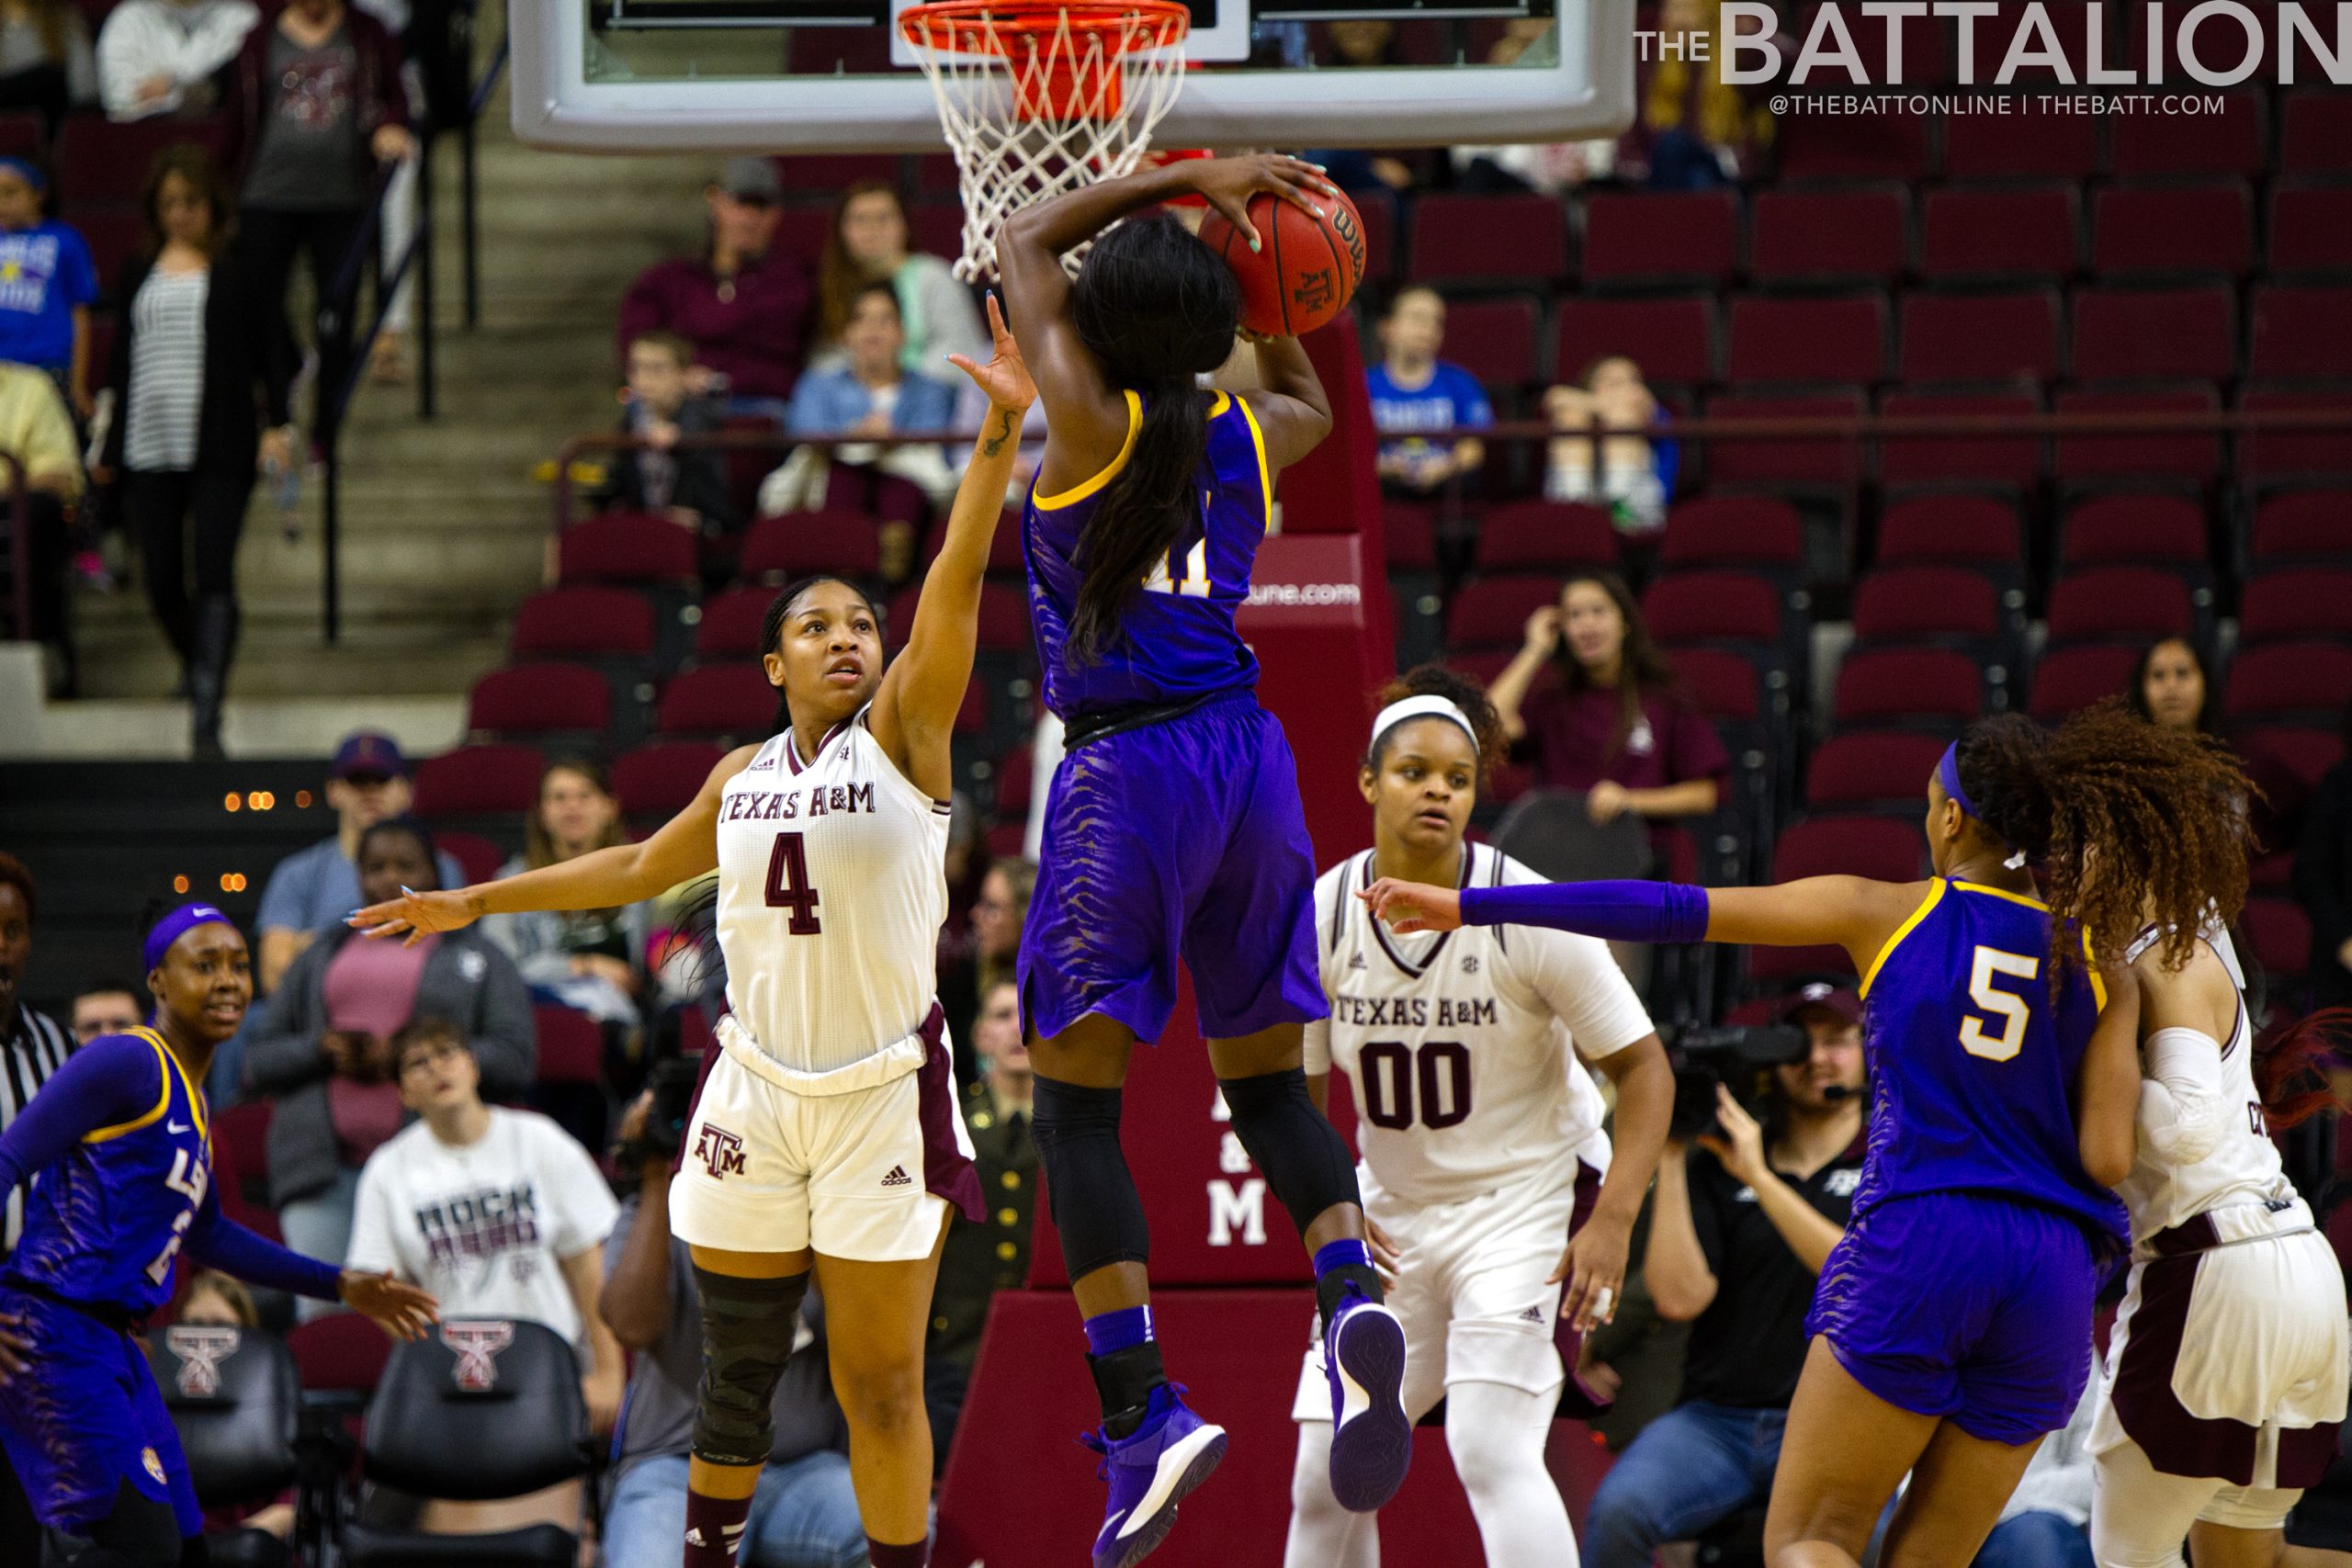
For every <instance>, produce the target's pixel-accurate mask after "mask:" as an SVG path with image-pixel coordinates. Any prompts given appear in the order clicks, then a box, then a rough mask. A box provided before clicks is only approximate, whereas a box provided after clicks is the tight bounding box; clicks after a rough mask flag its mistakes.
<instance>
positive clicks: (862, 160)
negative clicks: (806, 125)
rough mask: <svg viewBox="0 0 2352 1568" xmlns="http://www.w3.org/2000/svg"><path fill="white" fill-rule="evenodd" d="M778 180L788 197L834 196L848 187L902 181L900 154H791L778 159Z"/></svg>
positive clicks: (892, 184) (776, 166)
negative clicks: (875, 182)
mask: <svg viewBox="0 0 2352 1568" xmlns="http://www.w3.org/2000/svg"><path fill="white" fill-rule="evenodd" d="M775 172H776V177H777V178H778V179H780V180H782V181H783V182H784V189H785V192H786V196H787V197H788V198H790V199H794V200H799V199H803V198H806V197H832V196H833V195H835V194H836V193H838V192H839V191H841V190H842V188H843V187H844V186H854V185H860V184H863V183H865V181H868V180H879V181H880V182H881V183H883V184H884V185H888V186H896V185H898V184H899V159H898V155H897V154H895V153H891V152H789V153H783V154H780V155H778V156H777V157H776V158H775Z"/></svg>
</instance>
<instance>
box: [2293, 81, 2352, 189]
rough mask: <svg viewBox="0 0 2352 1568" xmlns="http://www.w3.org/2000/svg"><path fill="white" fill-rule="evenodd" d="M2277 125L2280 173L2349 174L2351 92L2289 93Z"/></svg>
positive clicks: (2351, 172) (2351, 158) (2351, 166)
mask: <svg viewBox="0 0 2352 1568" xmlns="http://www.w3.org/2000/svg"><path fill="white" fill-rule="evenodd" d="M2279 125H2280V128H2281V129H2280V134H2279V143H2278V172H2279V173H2280V174H2282V175H2352V94H2347V93H2330V92H2324V91H2322V92H2302V93H2290V94H2288V95H2287V101H2286V105H2285V107H2284V108H2283V109H2282V110H2281V112H2280V114H2279Z"/></svg>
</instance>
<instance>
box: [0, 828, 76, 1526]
mask: <svg viewBox="0 0 2352 1568" xmlns="http://www.w3.org/2000/svg"><path fill="white" fill-rule="evenodd" d="M37 902H38V900H37V897H36V895H35V893H34V891H33V879H32V874H31V873H30V872H28V871H27V870H26V869H25V865H24V863H23V862H22V861H20V860H18V859H17V857H16V856H14V855H12V854H7V853H6V852H0V1129H5V1128H6V1126H7V1125H8V1123H9V1122H11V1121H13V1120H15V1119H16V1115H17V1112H18V1111H22V1110H23V1109H24V1108H25V1103H26V1101H28V1100H31V1099H32V1097H33V1094H34V1091H36V1090H37V1089H40V1086H41V1084H42V1083H43V1082H44V1081H46V1080H47V1078H48V1077H49V1075H50V1074H51V1073H53V1072H55V1071H57V1069H58V1068H59V1066H62V1065H63V1063H64V1061H65V1058H66V1056H67V1055H69V1054H70V1053H71V1052H72V1051H73V1049H74V1037H73V1036H72V1035H71V1034H68V1033H67V1032H65V1031H64V1030H62V1029H61V1028H59V1027H58V1025H57V1021H56V1020H55V1019H52V1018H51V1017H50V1016H49V1015H48V1014H47V1013H41V1012H35V1011H34V1010H32V1009H31V1008H29V1007H27V1006H26V1005H25V1003H24V1002H23V1001H22V1000H21V999H20V998H19V997H18V992H17V987H19V986H21V985H22V984H23V983H24V978H25V961H26V960H27V959H28V958H30V957H31V956H32V951H33V916H34V913H35V910H36V905H37ZM0 1197H5V1199H6V1209H5V1210H0V1258H6V1256H7V1255H8V1254H9V1253H11V1252H13V1251H15V1250H16V1247H17V1232H18V1231H19V1230H20V1229H22V1228H23V1225H24V1223H25V1208H24V1194H23V1193H22V1192H20V1191H18V1192H9V1193H6V1194H0ZM40 1534H41V1532H40V1525H39V1524H37V1523H36V1522H35V1521H34V1519H33V1514H32V1508H31V1506H29V1505H28V1503H27V1502H26V1501H25V1495H24V1489H23V1488H22V1487H20V1486H18V1485H17V1477H16V1475H15V1474H14V1473H13V1472H11V1471H10V1470H9V1468H8V1461H7V1458H6V1455H5V1454H0V1562H10V1563H17V1562H40V1551H41V1542H40Z"/></svg>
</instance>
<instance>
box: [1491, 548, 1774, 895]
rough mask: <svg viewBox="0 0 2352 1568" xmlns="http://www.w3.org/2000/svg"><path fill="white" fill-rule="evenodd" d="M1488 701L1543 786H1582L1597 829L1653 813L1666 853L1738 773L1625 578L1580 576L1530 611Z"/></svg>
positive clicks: (1655, 837) (1657, 841)
mask: <svg viewBox="0 0 2352 1568" xmlns="http://www.w3.org/2000/svg"><path fill="white" fill-rule="evenodd" d="M1547 670H1548V671H1549V672H1550V676H1551V678H1550V679H1549V680H1548V681H1544V682H1543V683H1542V684H1541V685H1539V684H1538V680H1539V677H1542V676H1544V675H1545V673H1546V671H1547ZM1487 696H1488V697H1490V698H1491V699H1492V700H1493V702H1494V705H1495V711H1496V712H1497V713H1498V714H1500V715H1501V716H1502V720H1503V728H1504V729H1505V730H1506V731H1508V732H1509V733H1510V737H1511V739H1514V740H1521V739H1524V740H1526V741H1528V742H1529V743H1530V744H1531V746H1532V750H1533V752H1534V762H1535V784H1536V786H1537V787H1538V788H1541V789H1564V790H1577V791H1581V792H1582V793H1583V795H1584V797H1585V809H1586V812H1587V813H1588V814H1589V816H1590V817H1591V818H1592V820H1593V821H1594V822H1595V823H1599V824H1604V825H1605V824H1607V823H1610V822H1613V821H1615V820H1616V819H1617V818H1620V817H1622V816H1623V815H1625V814H1626V813H1627V812H1632V813H1634V815H1636V816H1638V817H1642V818H1647V819H1648V821H1649V823H1650V826H1651V831H1650V840H1651V847H1652V849H1653V851H1655V852H1665V851H1667V850H1668V849H1669V848H1670V843H1669V840H1668V837H1667V835H1668V834H1669V833H1670V832H1671V831H1672V827H1671V824H1672V821H1673V819H1674V818H1682V817H1703V816H1705V815H1706V814H1707V813H1709V812H1711V811H1713V809H1714V808H1715V803H1716V801H1717V799H1718V798H1720V796H1721V795H1722V792H1723V785H1724V780H1725V779H1726V778H1728V777H1729V776H1730V773H1731V759H1730V757H1729V756H1728V755H1726V754H1725V752H1724V744H1723V741H1722V739H1720V738H1719V737H1718V736H1717V735H1716V734H1715V731H1714V727H1713V725H1711V724H1709V723H1708V722H1707V720H1706V716H1704V715H1703V714H1702V713H1700V712H1699V710H1698V709H1697V708H1695V707H1693V706H1692V705H1691V703H1690V701H1689V699H1688V698H1687V697H1685V696H1684V695H1683V694H1682V691H1681V688H1680V686H1679V683H1678V682H1676V680H1675V676H1674V667H1673V665H1672V664H1670V663H1668V660H1667V657H1666V655H1665V654H1664V653H1662V652H1660V651H1659V650H1658V647H1657V644H1656V643H1654V642H1652V641H1651V640H1650V633H1649V627H1648V626H1645V625H1644V624H1643V621H1642V613H1641V611H1640V609H1639V608H1637V607H1636V606H1635V604H1634V595H1633V592H1632V591H1631V590H1630V589H1628V588H1627V587H1626V586H1625V583H1624V581H1623V579H1622V578H1620V577H1619V576H1618V575H1617V574H1616V573H1615V572H1611V571H1582V572H1578V573H1577V574H1576V575H1575V576H1573V577H1571V578H1569V579H1568V581H1567V583H1566V586H1564V587H1563V588H1562V589H1561V590H1560V602H1559V604H1556V605H1552V604H1546V605H1544V607H1543V608H1542V609H1539V610H1537V611H1536V612H1535V613H1534V614H1533V615H1530V616H1528V617H1527V640H1526V641H1525V643H1524V644H1522V645H1521V648H1520V650H1519V656H1518V657H1517V658H1516V659H1513V660H1511V661H1510V664H1509V665H1508V666H1507V667H1505V669H1504V670H1503V672H1502V673H1501V674H1499V675H1498V676H1496V677H1495V682H1494V684H1493V686H1492V687H1490V688H1489V689H1488V691H1487Z"/></svg>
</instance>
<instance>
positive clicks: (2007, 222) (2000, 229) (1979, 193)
mask: <svg viewBox="0 0 2352 1568" xmlns="http://www.w3.org/2000/svg"><path fill="white" fill-rule="evenodd" d="M1969 118H1975V117H1973V116H1971V117H1969ZM2080 210H2081V204H2080V202H2079V200H2078V199H2077V197H2076V195H2075V186H2072V185H2030V186H2014V187H2008V186H1992V187H1987V188H1984V189H1976V188H1972V187H1970V186H1944V187H1943V188H1941V189H1939V190H1931V191H1929V192H1928V196H1927V200H1926V202H1925V203H1924V204H1923V207H1922V209H1921V214H1920V222H1919V276H1922V277H1924V278H1927V279H1928V281H1930V282H1934V283H1949V282H1960V281H1963V280H1965V281H1981V280H1984V279H1986V278H2030V279H2034V280H2037V281H2041V282H2049V283H2059V282H2064V280H2065V279H2067V278H2070V277H2072V276H2074V275H2075V270H2076V269H2077V268H2078V267H2079V266H2080V265H2081V255H2082V239H2081V237H2080V235H2079V234H2078V233H2077V229H2078V227H2079V225H2080V219H2079V216H2078V214H2079V212H2080Z"/></svg>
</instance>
